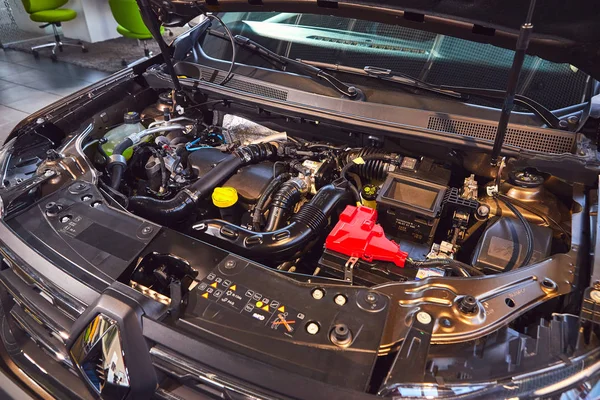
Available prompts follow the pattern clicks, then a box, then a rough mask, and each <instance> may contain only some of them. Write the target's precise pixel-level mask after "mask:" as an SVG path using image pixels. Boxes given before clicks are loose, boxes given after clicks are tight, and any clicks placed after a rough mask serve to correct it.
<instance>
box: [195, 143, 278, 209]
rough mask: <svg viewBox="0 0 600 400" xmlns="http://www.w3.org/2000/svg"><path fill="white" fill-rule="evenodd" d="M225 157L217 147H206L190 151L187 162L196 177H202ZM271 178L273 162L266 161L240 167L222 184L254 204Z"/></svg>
mask: <svg viewBox="0 0 600 400" xmlns="http://www.w3.org/2000/svg"><path fill="white" fill-rule="evenodd" d="M225 157H227V154H226V153H222V152H221V151H219V150H218V149H214V148H211V147H206V148H202V149H199V150H196V151H194V152H192V153H190V155H189V157H188V163H189V164H190V165H191V167H192V169H193V170H194V173H195V174H196V175H197V176H198V177H202V176H204V175H205V174H206V173H207V172H208V171H210V170H211V169H213V168H214V166H215V165H216V164H218V163H219V162H221V161H222V160H223V159H224V158H225ZM272 179H273V163H272V162H269V161H266V162H263V163H259V164H253V165H247V166H245V167H242V168H240V169H239V170H238V172H237V173H236V174H235V175H233V176H232V177H231V178H229V179H228V180H227V181H226V182H224V183H223V185H222V186H231V187H233V188H235V190H237V192H238V196H239V198H240V200H241V201H242V202H243V203H245V204H256V202H258V199H259V198H260V195H261V193H262V192H264V190H265V189H266V188H267V185H268V184H269V182H271V180H272Z"/></svg>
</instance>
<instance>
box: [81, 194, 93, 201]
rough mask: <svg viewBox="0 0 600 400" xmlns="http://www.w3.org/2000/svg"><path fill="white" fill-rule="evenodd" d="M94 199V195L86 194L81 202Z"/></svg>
mask: <svg viewBox="0 0 600 400" xmlns="http://www.w3.org/2000/svg"><path fill="white" fill-rule="evenodd" d="M91 199H92V195H90V194H86V195H85V196H83V197H82V198H81V201H90V200H91Z"/></svg>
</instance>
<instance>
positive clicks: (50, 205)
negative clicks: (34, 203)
mask: <svg viewBox="0 0 600 400" xmlns="http://www.w3.org/2000/svg"><path fill="white" fill-rule="evenodd" d="M55 205H56V203H55V202H53V201H51V202H50V203H48V204H46V209H48V208H53V207H54V206H55Z"/></svg>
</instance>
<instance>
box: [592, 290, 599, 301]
mask: <svg viewBox="0 0 600 400" xmlns="http://www.w3.org/2000/svg"><path fill="white" fill-rule="evenodd" d="M590 297H591V298H592V300H594V301H595V302H596V303H600V292H599V291H597V290H592V291H591V292H590Z"/></svg>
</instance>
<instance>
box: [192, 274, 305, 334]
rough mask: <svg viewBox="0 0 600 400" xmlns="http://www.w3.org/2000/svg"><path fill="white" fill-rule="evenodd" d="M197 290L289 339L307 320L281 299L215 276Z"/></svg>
mask: <svg viewBox="0 0 600 400" xmlns="http://www.w3.org/2000/svg"><path fill="white" fill-rule="evenodd" d="M196 288H197V289H196V290H198V291H199V292H200V293H201V294H200V297H201V298H203V299H206V300H211V301H214V302H216V303H217V304H220V305H222V306H225V307H228V308H230V309H232V310H235V311H237V312H239V313H241V314H243V315H246V316H247V317H249V318H252V319H254V320H256V321H258V322H261V323H262V324H264V325H265V326H268V327H269V328H270V329H271V330H273V331H276V332H278V333H281V334H284V335H286V336H293V335H294V333H295V332H296V326H297V325H299V324H301V323H302V321H303V320H304V319H305V315H304V314H303V313H301V312H299V311H297V310H294V309H292V308H290V307H289V306H287V305H285V304H282V303H281V302H279V301H278V300H274V299H272V298H269V297H268V296H264V295H263V294H262V293H259V292H257V291H255V290H252V289H250V288H247V287H245V286H243V285H239V284H237V283H235V282H232V281H230V280H227V279H224V278H222V277H220V276H218V275H216V274H214V273H211V274H209V275H208V276H207V277H206V278H205V279H204V280H203V281H202V282H200V284H198V286H197V287H196Z"/></svg>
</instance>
